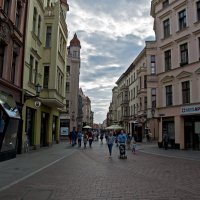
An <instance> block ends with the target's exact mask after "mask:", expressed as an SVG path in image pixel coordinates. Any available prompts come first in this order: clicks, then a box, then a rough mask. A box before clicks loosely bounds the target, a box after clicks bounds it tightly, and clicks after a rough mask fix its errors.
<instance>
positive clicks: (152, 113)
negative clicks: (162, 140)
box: [151, 107, 155, 140]
mask: <svg viewBox="0 0 200 200" xmlns="http://www.w3.org/2000/svg"><path fill="white" fill-rule="evenodd" d="M154 115H155V108H154V107H152V108H151V116H152V119H153V123H154V124H153V129H154V131H153V139H154V140H155V120H154Z"/></svg>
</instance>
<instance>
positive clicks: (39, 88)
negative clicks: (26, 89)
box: [24, 83, 42, 101]
mask: <svg viewBox="0 0 200 200" xmlns="http://www.w3.org/2000/svg"><path fill="white" fill-rule="evenodd" d="M41 90H42V86H41V85H40V84H39V83H37V84H36V85H35V92H36V95H27V94H25V95H24V100H25V101H26V100H28V99H33V98H35V97H39V95H40V92H41Z"/></svg>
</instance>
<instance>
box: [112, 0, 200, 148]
mask: <svg viewBox="0 0 200 200" xmlns="http://www.w3.org/2000/svg"><path fill="white" fill-rule="evenodd" d="M151 15H152V17H153V18H154V30H155V35H156V40H155V41H152V42H146V46H145V48H144V49H143V51H142V52H140V54H139V55H138V56H137V58H136V59H135V60H134V61H133V63H132V64H131V66H130V67H129V68H128V69H127V71H126V72H125V73H124V74H123V75H122V76H121V77H120V78H119V79H118V81H117V82H116V83H117V86H118V98H117V99H118V103H117V105H118V107H117V120H118V122H120V123H121V124H122V125H123V126H124V127H125V128H126V130H127V131H130V132H132V133H133V132H134V133H135V134H137V137H139V140H140V141H142V138H143V137H144V134H145V133H146V130H150V131H151V133H152V136H153V137H154V138H155V139H158V141H159V145H161V144H162V143H161V141H162V140H163V134H164V133H166V134H167V135H168V137H169V144H170V146H171V147H172V148H180V149H195V150H199V149H200V87H199V86H200V67H199V62H200V59H199V58H200V1H199V0H193V1H189V0H152V2H151Z"/></svg>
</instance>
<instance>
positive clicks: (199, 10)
mask: <svg viewBox="0 0 200 200" xmlns="http://www.w3.org/2000/svg"><path fill="white" fill-rule="evenodd" d="M196 5H197V21H200V1H197V2H196Z"/></svg>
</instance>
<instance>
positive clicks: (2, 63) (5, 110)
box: [0, 0, 26, 161]
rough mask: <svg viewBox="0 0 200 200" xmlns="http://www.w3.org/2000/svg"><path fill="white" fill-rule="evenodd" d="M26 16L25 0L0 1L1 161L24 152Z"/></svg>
mask: <svg viewBox="0 0 200 200" xmlns="http://www.w3.org/2000/svg"><path fill="white" fill-rule="evenodd" d="M25 15H26V0H16V1H6V0H2V1H0V127H1V128H0V161H1V160H5V159H8V158H9V157H14V156H15V155H16V150H17V152H18V153H20V152H21V144H22V137H21V131H20V129H21V126H22V121H21V113H22V77H23V74H22V72H23V54H24V48H23V47H24V32H25V31H24V30H25ZM3 118H4V119H3ZM3 124H4V125H3Z"/></svg>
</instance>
